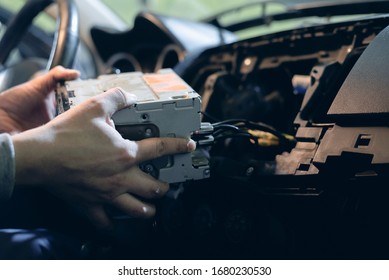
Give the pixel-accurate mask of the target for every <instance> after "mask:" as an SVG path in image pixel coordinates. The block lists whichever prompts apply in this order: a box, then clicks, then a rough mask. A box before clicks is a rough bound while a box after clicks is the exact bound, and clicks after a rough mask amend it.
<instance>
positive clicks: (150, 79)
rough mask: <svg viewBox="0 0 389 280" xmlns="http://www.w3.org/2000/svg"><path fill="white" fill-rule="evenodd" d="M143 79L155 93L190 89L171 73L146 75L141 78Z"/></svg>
mask: <svg viewBox="0 0 389 280" xmlns="http://www.w3.org/2000/svg"><path fill="white" fill-rule="evenodd" d="M143 79H144V81H145V82H146V83H147V84H148V85H149V86H150V87H151V89H152V90H153V91H154V92H155V93H162V92H172V91H184V90H189V89H190V88H189V87H188V85H187V84H185V83H184V82H183V81H182V80H181V79H180V77H178V76H177V75H176V74H173V73H166V74H164V73H160V74H146V75H144V76H143Z"/></svg>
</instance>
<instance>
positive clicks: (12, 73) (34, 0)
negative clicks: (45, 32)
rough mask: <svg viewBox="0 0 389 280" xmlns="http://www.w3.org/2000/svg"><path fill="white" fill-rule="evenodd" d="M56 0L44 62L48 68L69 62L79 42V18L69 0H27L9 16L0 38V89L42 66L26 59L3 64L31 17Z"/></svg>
mask: <svg viewBox="0 0 389 280" xmlns="http://www.w3.org/2000/svg"><path fill="white" fill-rule="evenodd" d="M54 2H56V3H57V4H58V11H59V12H58V15H59V18H58V19H59V20H57V29H56V32H55V36H54V40H53V44H52V47H51V51H50V57H49V59H48V61H47V64H46V69H47V70H49V69H51V68H53V67H55V66H57V65H62V66H64V67H66V68H71V67H72V66H73V61H74V58H75V55H76V52H77V47H78V43H79V20H78V13H77V8H76V5H75V4H74V2H73V0H56V1H55V0H30V1H27V2H26V4H25V5H24V6H23V7H22V9H21V10H20V11H19V12H18V13H17V14H16V15H15V16H14V17H13V18H12V20H11V21H10V23H9V24H8V25H7V29H6V31H5V33H4V35H3V37H2V39H1V41H0V67H1V68H2V69H1V70H0V92H1V91H3V90H5V89H7V88H9V87H12V86H14V85H16V84H19V83H22V82H25V81H27V80H28V79H29V78H31V76H32V75H33V74H34V73H36V72H37V71H39V70H42V68H44V65H42V62H41V61H39V60H36V59H35V60H34V59H27V60H24V61H22V62H19V63H16V64H14V65H12V66H8V67H4V64H5V61H6V60H7V58H8V56H9V54H10V53H11V51H12V50H13V49H14V48H15V47H16V46H17V44H18V43H19V42H20V40H21V38H22V36H23V34H24V33H25V31H26V30H27V29H28V27H29V26H30V25H31V24H32V21H33V19H34V18H35V17H36V16H37V15H38V14H39V13H40V12H41V11H43V10H44V9H45V8H46V7H47V6H49V5H50V4H52V3H54Z"/></svg>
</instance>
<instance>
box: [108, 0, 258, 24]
mask: <svg viewBox="0 0 389 280" xmlns="http://www.w3.org/2000/svg"><path fill="white" fill-rule="evenodd" d="M102 2H104V3H105V4H106V5H107V6H108V7H110V8H111V9H112V10H113V11H114V12H115V13H116V14H118V15H119V16H120V17H121V18H122V19H123V20H125V21H126V22H127V23H128V24H129V25H132V21H133V19H134V16H135V15H136V14H137V13H139V12H140V11H150V12H155V13H159V14H162V15H169V16H176V17H182V18H186V19H190V20H200V19H204V18H207V17H210V16H212V15H214V14H216V13H220V12H222V11H225V10H228V9H231V8H234V7H237V6H241V5H243V4H246V3H252V2H253V1H252V0H240V1H236V0H223V4H222V5H221V1H209V0H196V1H187V0H162V1H161V0H135V1H122V0H102ZM245 12H246V13H247V12H249V13H250V12H252V11H248V10H246V11H245ZM254 12H257V10H255V11H254ZM242 15H243V16H246V15H245V14H244V13H243V14H241V16H242ZM227 20H228V19H227ZM238 20H239V19H238Z"/></svg>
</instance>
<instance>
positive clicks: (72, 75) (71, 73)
mask: <svg viewBox="0 0 389 280" xmlns="http://www.w3.org/2000/svg"><path fill="white" fill-rule="evenodd" d="M49 76H50V77H51V79H52V83H53V84H55V83H57V82H58V81H61V80H66V81H68V80H74V79H77V78H78V77H79V76H80V72H79V71H78V70H75V69H66V68H64V67H62V66H56V67H54V68H53V69H51V70H50V72H49Z"/></svg>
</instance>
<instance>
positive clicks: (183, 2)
mask: <svg viewBox="0 0 389 280" xmlns="http://www.w3.org/2000/svg"><path fill="white" fill-rule="evenodd" d="M358 1H359V2H360V0H355V1H354V2H358ZM102 2H103V3H105V4H106V5H107V6H108V7H109V8H110V9H111V10H112V11H114V12H115V13H116V14H117V15H118V16H119V17H120V18H122V19H123V20H124V21H125V23H126V24H127V25H128V27H132V25H133V22H134V18H135V16H136V15H137V14H138V13H139V12H141V11H148V12H153V13H157V14H160V15H167V16H174V17H179V18H184V19H189V20H196V21H198V20H201V21H208V22H212V23H214V24H217V25H219V26H221V27H230V26H234V25H235V26H236V25H237V24H239V23H242V22H250V21H254V20H255V19H258V18H264V19H266V16H271V15H275V14H281V13H285V12H287V11H288V7H290V6H292V5H294V4H301V3H307V2H317V3H320V2H322V3H323V2H324V1H317V0H315V1H308V0H282V1H269V0H257V1H255V0H239V1H237V0H223V1H210V0H194V1H187V0H134V1H122V0H102ZM346 2H351V1H348V0H339V1H337V2H336V3H346ZM359 16H360V15H359ZM348 19H350V16H332V17H315V16H311V17H305V18H291V19H283V20H281V21H275V20H273V21H269V22H266V21H264V22H263V23H261V24H254V25H252V26H251V27H247V26H246V27H244V28H240V29H239V30H234V32H235V33H236V35H237V36H238V37H239V38H240V39H244V38H249V37H253V36H258V35H263V34H268V33H273V32H277V31H281V30H287V29H295V28H299V27H304V26H311V25H315V24H322V23H323V21H324V22H334V21H343V20H348Z"/></svg>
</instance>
